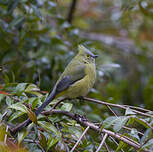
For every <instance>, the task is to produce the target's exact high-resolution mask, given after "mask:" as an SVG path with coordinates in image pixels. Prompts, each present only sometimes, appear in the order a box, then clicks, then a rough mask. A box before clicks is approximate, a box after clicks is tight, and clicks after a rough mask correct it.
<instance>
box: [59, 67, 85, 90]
mask: <svg viewBox="0 0 153 152" xmlns="http://www.w3.org/2000/svg"><path fill="white" fill-rule="evenodd" d="M72 66H73V67H70V68H71V70H70V72H69V71H66V72H64V73H63V76H62V77H61V79H60V81H58V83H57V85H56V91H57V92H61V91H64V90H65V89H67V88H68V87H69V86H70V85H72V84H73V83H75V82H76V81H78V80H81V79H82V78H84V76H85V65H77V66H76V65H72ZM65 73H66V74H65Z"/></svg>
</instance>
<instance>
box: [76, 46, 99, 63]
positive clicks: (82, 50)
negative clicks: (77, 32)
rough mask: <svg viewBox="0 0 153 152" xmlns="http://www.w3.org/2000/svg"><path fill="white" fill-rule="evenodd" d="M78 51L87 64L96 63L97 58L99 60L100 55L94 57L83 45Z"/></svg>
mask: <svg viewBox="0 0 153 152" xmlns="http://www.w3.org/2000/svg"><path fill="white" fill-rule="evenodd" d="M78 50H79V53H78V56H79V58H80V60H83V61H84V62H86V63H95V58H97V57H98V55H94V54H93V53H92V52H90V51H89V50H88V49H87V48H85V47H84V46H83V45H79V46H78Z"/></svg>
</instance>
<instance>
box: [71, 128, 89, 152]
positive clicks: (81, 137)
mask: <svg viewBox="0 0 153 152" xmlns="http://www.w3.org/2000/svg"><path fill="white" fill-rule="evenodd" d="M89 128H90V127H89V126H88V127H87V128H86V129H85V131H84V132H83V134H82V135H81V137H80V138H79V140H78V141H77V142H76V144H75V145H74V147H73V148H72V149H71V151H70V152H73V151H74V149H75V148H76V147H77V145H78V144H79V142H80V141H81V140H82V138H83V136H84V135H85V134H86V132H87V131H88V130H89Z"/></svg>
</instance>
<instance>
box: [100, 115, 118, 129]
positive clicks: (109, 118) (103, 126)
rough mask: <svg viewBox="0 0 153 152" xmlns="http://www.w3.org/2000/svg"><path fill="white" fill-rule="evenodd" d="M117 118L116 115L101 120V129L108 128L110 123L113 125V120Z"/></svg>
mask: <svg viewBox="0 0 153 152" xmlns="http://www.w3.org/2000/svg"><path fill="white" fill-rule="evenodd" d="M117 119H118V118H117V117H114V116H112V117H108V118H107V119H105V120H104V121H103V125H102V127H101V129H103V128H109V127H110V126H111V125H113V124H114V123H115V121H116V120H117Z"/></svg>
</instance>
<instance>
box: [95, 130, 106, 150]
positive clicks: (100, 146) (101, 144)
mask: <svg viewBox="0 0 153 152" xmlns="http://www.w3.org/2000/svg"><path fill="white" fill-rule="evenodd" d="M107 136H108V134H107V133H106V134H105V135H104V137H103V139H102V141H101V143H100V145H99V147H98V149H97V150H96V152H99V151H100V149H101V148H102V146H103V144H104V142H105V140H106V138H107Z"/></svg>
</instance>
